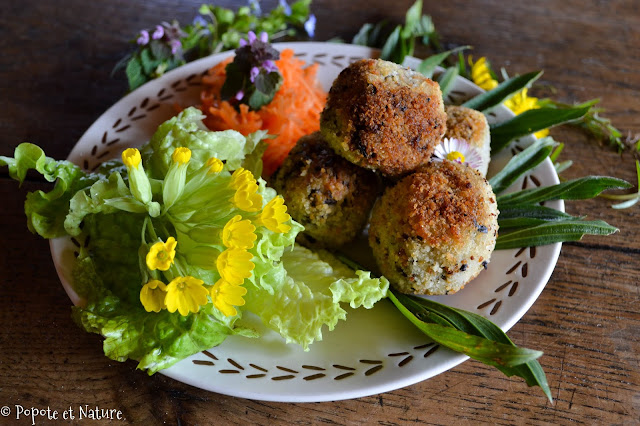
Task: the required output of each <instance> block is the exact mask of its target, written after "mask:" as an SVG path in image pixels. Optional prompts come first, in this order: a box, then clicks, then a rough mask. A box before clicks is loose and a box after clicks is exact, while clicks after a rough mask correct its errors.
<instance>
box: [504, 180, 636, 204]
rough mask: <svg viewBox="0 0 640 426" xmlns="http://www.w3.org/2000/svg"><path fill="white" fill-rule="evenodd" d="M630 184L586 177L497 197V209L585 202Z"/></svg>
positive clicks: (627, 186) (628, 186)
mask: <svg viewBox="0 0 640 426" xmlns="http://www.w3.org/2000/svg"><path fill="white" fill-rule="evenodd" d="M630 187H631V184H629V183H628V182H627V181H624V180H622V179H618V178H613V177H609V176H586V177H583V178H579V179H573V180H570V181H567V182H562V183H559V184H556V185H551V186H543V187H541V188H531V189H523V190H522V191H518V192H512V193H509V194H503V195H499V196H498V197H497V200H498V209H501V208H502V207H506V206H513V205H521V204H536V203H540V202H542V201H547V200H586V199H588V198H593V197H595V196H597V195H598V194H600V193H601V192H602V191H606V190H608V189H626V188H630Z"/></svg>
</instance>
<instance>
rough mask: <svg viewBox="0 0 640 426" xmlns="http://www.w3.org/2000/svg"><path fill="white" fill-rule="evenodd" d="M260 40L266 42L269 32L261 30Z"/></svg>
mask: <svg viewBox="0 0 640 426" xmlns="http://www.w3.org/2000/svg"><path fill="white" fill-rule="evenodd" d="M260 41H261V42H263V43H267V42H268V41H269V34H267V33H266V32H264V31H263V32H261V33H260Z"/></svg>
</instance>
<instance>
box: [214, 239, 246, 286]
mask: <svg viewBox="0 0 640 426" xmlns="http://www.w3.org/2000/svg"><path fill="white" fill-rule="evenodd" d="M251 259H253V255H252V254H251V253H249V252H248V251H246V250H244V249H240V248H229V249H227V250H225V251H223V252H222V253H220V256H218V259H216V267H217V268H218V272H219V273H220V275H221V276H222V278H224V280H225V281H227V282H228V283H229V284H233V285H240V284H242V283H243V282H244V279H245V278H249V277H251V271H253V269H254V268H255V267H256V265H254V264H253V262H252V261H251Z"/></svg>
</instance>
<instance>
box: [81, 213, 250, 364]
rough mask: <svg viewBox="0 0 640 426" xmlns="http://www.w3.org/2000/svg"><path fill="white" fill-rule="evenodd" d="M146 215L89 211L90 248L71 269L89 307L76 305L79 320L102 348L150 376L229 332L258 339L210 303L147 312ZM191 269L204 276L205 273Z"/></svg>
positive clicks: (215, 341)
mask: <svg viewBox="0 0 640 426" xmlns="http://www.w3.org/2000/svg"><path fill="white" fill-rule="evenodd" d="M142 222H143V218H142V217H141V216H140V215H132V214H128V213H126V212H118V213H114V214H108V215H107V214H97V215H89V216H87V217H86V219H85V228H84V231H85V232H86V233H87V235H91V244H90V248H89V249H88V250H87V249H82V250H81V253H80V256H79V258H78V261H77V263H76V265H75V267H74V271H73V287H74V290H76V292H77V293H78V294H79V295H81V296H83V297H84V298H85V299H86V301H87V302H86V305H85V306H83V307H74V308H73V317H74V319H75V321H76V322H77V323H78V325H80V326H81V327H82V328H84V329H85V330H86V331H88V332H92V333H98V334H101V335H102V336H103V337H104V338H105V340H104V343H103V349H104V353H105V355H106V356H108V357H109V358H111V359H113V360H117V361H124V360H126V359H129V358H130V359H135V360H137V361H138V368H140V369H146V370H147V371H148V373H149V374H153V373H155V372H156V371H158V370H161V369H164V368H168V367H170V366H171V365H173V364H175V363H176V362H178V361H180V360H181V359H184V358H186V357H188V356H190V355H193V354H195V353H198V352H201V351H203V350H206V349H210V348H211V347H213V346H216V345H218V344H220V343H221V342H222V341H224V339H226V337H227V336H229V335H232V334H240V335H244V336H248V337H255V333H254V332H253V331H251V330H248V329H245V328H242V327H235V321H236V320H237V319H238V317H224V316H223V315H221V314H220V312H218V311H217V310H216V309H215V308H214V307H213V305H212V304H208V305H205V306H203V307H202V308H201V309H200V311H199V312H198V313H192V314H190V315H188V316H182V315H180V314H179V313H178V312H175V313H169V312H168V311H166V310H163V311H161V312H158V313H155V312H146V311H145V310H144V308H143V307H142V304H141V303H140V300H139V297H140V289H141V287H142V285H143V282H144V281H145V279H143V277H142V276H141V274H140V268H139V266H138V262H139V257H138V250H139V248H140V244H141V237H140V229H141V228H142V226H143V224H142ZM196 269H197V268H193V267H192V268H191V270H190V272H192V273H194V274H197V275H198V276H202V275H203V274H204V271H201V270H196Z"/></svg>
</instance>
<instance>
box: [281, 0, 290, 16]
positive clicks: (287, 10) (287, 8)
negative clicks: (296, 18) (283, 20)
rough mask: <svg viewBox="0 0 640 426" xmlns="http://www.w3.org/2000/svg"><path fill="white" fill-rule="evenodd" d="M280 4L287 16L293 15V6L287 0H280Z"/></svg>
mask: <svg viewBox="0 0 640 426" xmlns="http://www.w3.org/2000/svg"><path fill="white" fill-rule="evenodd" d="M279 4H280V7H282V8H283V9H284V14H285V15H287V16H289V15H291V7H290V6H289V4H288V3H287V0H280V2H279Z"/></svg>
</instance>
